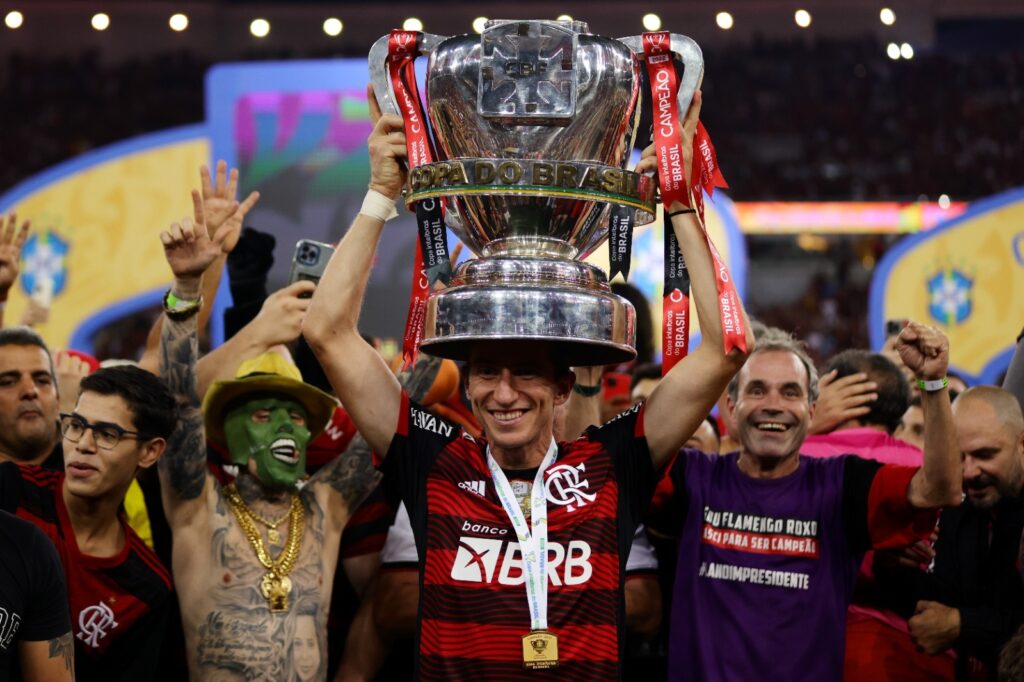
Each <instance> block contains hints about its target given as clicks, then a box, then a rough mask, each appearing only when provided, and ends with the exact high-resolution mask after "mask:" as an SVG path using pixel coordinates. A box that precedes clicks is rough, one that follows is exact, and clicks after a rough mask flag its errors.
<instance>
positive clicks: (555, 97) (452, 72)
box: [369, 20, 703, 365]
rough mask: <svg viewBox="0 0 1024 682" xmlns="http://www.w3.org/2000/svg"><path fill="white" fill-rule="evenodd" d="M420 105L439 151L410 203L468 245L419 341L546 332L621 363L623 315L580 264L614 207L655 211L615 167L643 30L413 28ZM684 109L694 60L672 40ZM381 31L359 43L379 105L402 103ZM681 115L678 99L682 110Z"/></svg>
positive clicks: (457, 343)
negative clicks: (460, 31)
mask: <svg viewBox="0 0 1024 682" xmlns="http://www.w3.org/2000/svg"><path fill="white" fill-rule="evenodd" d="M418 46H419V50H420V54H427V55H429V61H428V64H427V69H426V101H427V109H426V113H427V117H428V118H429V120H430V123H431V128H432V132H433V137H434V147H435V152H436V156H437V158H438V159H439V161H436V162H434V163H430V164H424V165H421V166H418V167H417V168H413V169H411V171H410V173H409V180H408V185H407V188H406V191H405V200H406V202H407V204H409V205H412V204H414V203H415V202H418V201H430V200H440V199H441V198H443V199H445V201H446V207H447V213H446V221H447V223H448V225H449V226H450V227H451V229H452V230H453V231H454V232H455V233H456V234H457V235H458V236H459V238H460V239H461V240H462V241H463V242H464V243H465V245H466V246H467V247H468V248H469V249H470V250H471V251H472V252H473V253H474V254H475V255H477V256H478V257H477V258H475V259H473V260H469V261H467V262H465V263H463V264H462V265H461V266H460V267H459V268H457V270H456V272H455V273H454V277H453V279H452V281H451V283H450V286H449V287H448V288H447V289H445V290H443V291H440V292H437V293H434V294H432V295H431V297H430V300H429V301H428V303H427V311H426V328H425V330H424V337H423V341H422V342H421V348H422V349H423V351H424V352H427V353H431V354H433V355H438V356H441V357H447V358H452V359H466V358H467V356H468V351H469V348H470V346H471V345H472V344H473V343H475V342H479V341H484V340H504V339H516V340H523V341H527V340H529V341H544V342H547V343H552V344H556V345H557V346H560V347H562V349H563V350H564V353H565V357H566V358H567V359H568V360H569V361H570V362H571V363H572V364H575V365H600V364H614V363H619V362H625V361H629V360H632V359H633V358H634V357H635V356H636V351H635V350H634V347H633V346H634V341H635V333H636V331H635V324H636V314H635V311H634V310H633V307H632V306H631V305H630V304H629V302H627V301H626V300H625V299H623V298H621V297H619V296H617V295H615V294H613V293H612V292H611V289H610V287H609V286H608V281H607V277H606V276H605V273H604V272H603V271H602V270H601V269H600V268H597V267H595V266H593V265H590V264H588V263H585V262H583V261H582V260H580V259H583V258H585V257H586V256H588V255H589V254H590V253H592V252H593V251H594V249H596V248H597V247H598V246H599V245H600V244H601V243H602V242H603V241H604V240H605V239H606V238H607V236H608V217H609V213H610V211H611V207H612V206H620V207H626V209H628V210H630V211H632V214H633V222H634V224H636V225H642V224H646V223H648V222H651V221H652V220H654V216H655V213H656V203H655V193H656V189H657V188H656V182H655V180H654V179H653V178H652V177H649V176H645V175H640V174H637V173H633V172H631V171H629V170H627V169H626V168H625V166H626V164H627V163H628V161H629V158H630V153H631V151H632V148H633V143H634V141H635V139H636V133H637V123H638V121H639V116H640V102H641V97H640V86H641V82H642V81H641V75H640V60H639V58H638V54H639V55H641V56H642V54H643V50H642V48H641V46H640V37H639V36H636V37H633V38H624V39H618V40H617V39H611V38H605V37H601V36H595V35H591V34H590V33H589V32H588V29H587V25H586V24H585V23H583V22H580V21H503V20H491V21H489V22H488V23H487V25H486V27H485V28H484V30H483V32H482V33H481V34H480V36H470V35H462V36H454V37H442V36H435V35H430V34H423V35H422V36H421V38H420V40H419V42H418ZM672 46H673V48H674V50H675V51H676V54H677V55H680V56H681V57H682V58H683V61H684V64H685V67H686V68H685V71H684V77H683V80H682V86H683V87H681V88H680V95H679V97H680V100H681V101H682V100H683V99H684V96H685V98H686V99H685V104H686V105H687V106H688V105H689V99H690V98H692V95H693V91H694V90H695V89H696V87H697V85H698V83H699V79H700V75H701V74H702V69H703V62H702V60H701V57H700V50H699V48H697V46H696V44H695V43H693V41H691V40H689V39H688V38H684V37H682V36H676V35H673V36H672ZM387 54H388V36H384V37H383V38H381V39H379V40H378V41H377V42H376V43H375V44H374V46H373V48H372V49H371V51H370V57H369V60H370V71H371V79H372V83H373V88H374V92H375V95H376V97H377V100H378V103H379V104H380V105H381V109H382V111H385V112H390V113H396V114H397V113H399V109H398V107H397V106H396V105H395V95H394V92H393V90H392V86H391V83H390V80H389V78H388V75H387V68H386V60H387ZM682 110H683V111H685V108H684V109H682Z"/></svg>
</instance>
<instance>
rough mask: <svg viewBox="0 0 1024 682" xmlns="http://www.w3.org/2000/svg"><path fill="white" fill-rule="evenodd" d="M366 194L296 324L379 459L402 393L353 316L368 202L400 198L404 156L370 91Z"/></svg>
mask: <svg viewBox="0 0 1024 682" xmlns="http://www.w3.org/2000/svg"><path fill="white" fill-rule="evenodd" d="M367 98H368V99H369V101H370V112H371V117H372V118H373V120H374V128H373V132H372V133H370V138H369V147H370V168H371V174H370V194H368V195H367V202H366V203H364V204H363V206H364V208H363V211H368V212H369V213H378V215H368V214H367V213H364V212H362V211H361V212H360V213H359V215H357V216H356V219H355V221H353V223H352V226H351V227H350V228H349V230H348V233H347V234H346V235H345V237H344V239H342V240H341V243H340V244H339V245H338V248H337V250H336V251H335V252H334V256H333V257H332V258H331V262H330V263H329V264H328V265H327V270H326V271H325V272H324V276H323V278H322V279H321V280H320V284H319V285H318V286H317V290H316V293H315V294H313V300H312V303H311V304H310V307H309V312H308V313H307V314H306V318H305V320H303V323H302V333H303V335H304V336H305V337H306V341H308V342H309V346H310V348H311V349H312V350H313V352H314V353H315V354H316V357H317V359H318V360H319V361H320V364H321V365H322V366H323V368H324V372H325V373H326V374H327V378H328V379H330V382H331V386H333V387H334V392H335V393H336V394H337V396H338V398H340V399H341V403H342V405H344V406H345V409H346V410H348V413H349V415H350V416H351V417H352V421H353V422H355V425H356V427H357V428H358V429H359V432H360V433H362V434H363V436H364V437H365V438H366V440H367V442H368V443H369V444H370V447H372V448H373V449H374V450H375V451H376V452H377V453H379V454H381V455H382V456H383V455H384V453H386V452H387V451H388V447H389V446H390V445H391V438H392V437H393V436H394V433H395V427H396V425H397V424H398V411H399V406H400V404H401V388H400V387H399V384H398V380H397V379H396V378H395V375H394V374H392V373H391V370H390V369H388V366H387V364H386V363H385V362H384V359H383V358H382V357H381V356H380V355H379V354H378V353H377V351H376V350H374V349H373V347H371V346H370V345H369V344H368V343H366V341H364V340H363V338H362V337H361V336H360V335H359V327H358V325H359V313H360V311H361V310H362V307H363V296H364V294H365V293H366V283H367V281H368V280H369V278H370V267H371V264H372V263H373V256H374V252H375V251H376V249H377V242H378V241H380V236H381V232H382V231H383V229H384V221H385V217H384V216H383V215H379V214H380V213H381V211H380V210H377V211H374V209H373V208H371V207H370V206H369V204H370V202H372V201H374V200H377V201H378V202H380V203H381V204H386V202H387V201H392V202H393V201H394V200H395V199H396V198H397V197H398V195H399V194H400V192H401V189H402V182H403V177H404V169H403V166H402V165H401V159H403V158H404V157H405V155H406V151H405V133H404V132H403V130H404V128H403V124H402V119H401V118H400V117H398V116H393V115H387V116H382V115H381V113H380V109H379V108H378V107H377V101H376V99H375V98H374V96H373V92H372V91H370V92H368V94H367Z"/></svg>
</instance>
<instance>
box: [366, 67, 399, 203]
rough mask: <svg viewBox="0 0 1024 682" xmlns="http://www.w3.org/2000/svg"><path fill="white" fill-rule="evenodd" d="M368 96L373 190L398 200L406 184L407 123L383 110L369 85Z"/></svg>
mask: <svg viewBox="0 0 1024 682" xmlns="http://www.w3.org/2000/svg"><path fill="white" fill-rule="evenodd" d="M366 99H367V101H368V102H369V104H370V121H372V122H373V131H372V132H371V133H370V137H369V138H368V139H367V145H368V146H369V148H370V189H372V190H376V191H378V192H380V193H381V194H383V195H384V196H386V197H388V198H391V199H396V198H398V195H399V194H401V193H402V187H403V186H404V185H405V176H406V165H405V158H406V155H407V151H406V147H405V124H404V123H403V122H402V117H401V116H396V115H395V114H382V113H381V111H380V106H379V105H378V104H377V97H376V96H375V95H374V94H373V88H372V87H371V86H367V88H366Z"/></svg>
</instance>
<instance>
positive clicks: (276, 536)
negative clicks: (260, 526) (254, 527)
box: [267, 528, 281, 545]
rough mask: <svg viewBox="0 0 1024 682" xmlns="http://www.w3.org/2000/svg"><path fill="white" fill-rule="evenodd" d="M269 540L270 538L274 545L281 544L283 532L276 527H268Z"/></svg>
mask: <svg viewBox="0 0 1024 682" xmlns="http://www.w3.org/2000/svg"><path fill="white" fill-rule="evenodd" d="M267 540H269V541H270V544H272V545H280V544H281V534H280V533H279V532H278V531H277V529H276V528H268V529H267Z"/></svg>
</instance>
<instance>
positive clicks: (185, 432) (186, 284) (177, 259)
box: [159, 193, 225, 527]
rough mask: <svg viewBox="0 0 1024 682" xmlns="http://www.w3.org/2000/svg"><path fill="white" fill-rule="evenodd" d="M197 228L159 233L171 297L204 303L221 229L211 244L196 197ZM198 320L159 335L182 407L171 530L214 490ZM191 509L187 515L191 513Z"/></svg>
mask: <svg viewBox="0 0 1024 682" xmlns="http://www.w3.org/2000/svg"><path fill="white" fill-rule="evenodd" d="M192 198H193V201H194V203H195V223H193V221H192V220H189V219H188V218H186V219H185V220H183V221H182V222H181V224H178V223H174V224H173V225H171V227H170V229H168V230H167V231H165V232H163V233H161V234H160V240H161V241H162V242H163V245H164V255H165V257H166V258H167V264H168V265H169V266H170V267H171V272H173V273H174V285H173V286H172V287H171V293H172V294H173V295H174V296H175V298H177V299H179V300H182V301H194V300H196V299H198V298H199V294H200V289H201V286H202V275H203V271H204V270H205V269H206V268H207V267H208V266H209V264H210V263H211V262H212V261H213V260H214V259H215V258H217V257H218V254H219V253H220V251H221V246H220V245H219V240H220V239H223V238H224V237H225V234H222V233H224V230H225V228H224V227H222V228H221V229H220V230H218V232H217V233H216V234H215V235H214V238H213V239H212V240H211V239H210V238H209V236H208V235H207V232H206V228H205V226H204V224H203V222H202V221H203V207H202V200H201V199H200V198H199V197H198V195H197V194H196V193H193V195H192ZM196 334H197V332H196V316H194V315H193V316H191V317H188V318H187V319H185V320H172V319H171V318H170V317H168V316H165V317H164V322H163V327H162V329H161V331H160V376H161V377H162V378H163V380H164V381H165V382H167V385H168V387H169V388H170V389H171V391H172V393H174V395H175V396H176V397H177V399H178V404H179V419H178V427H177V428H176V429H175V431H174V434H173V435H172V436H171V439H170V441H169V442H168V444H167V451H166V453H165V454H164V456H163V457H162V458H161V459H160V465H159V466H160V478H161V484H162V485H161V487H162V489H163V497H164V508H165V509H166V511H167V516H168V519H169V520H170V522H171V526H172V527H180V525H181V524H182V523H188V522H189V521H193V520H196V517H197V515H196V513H195V512H196V511H197V510H198V509H199V508H202V505H201V502H202V500H203V497H204V496H203V492H204V490H212V483H211V481H212V479H211V478H210V477H209V475H208V473H207V470H206V438H205V435H204V432H203V415H202V410H201V401H200V396H199V391H198V388H197V384H196V361H197V356H198V342H197V338H196ZM186 510H187V511H186Z"/></svg>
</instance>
